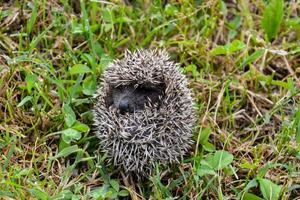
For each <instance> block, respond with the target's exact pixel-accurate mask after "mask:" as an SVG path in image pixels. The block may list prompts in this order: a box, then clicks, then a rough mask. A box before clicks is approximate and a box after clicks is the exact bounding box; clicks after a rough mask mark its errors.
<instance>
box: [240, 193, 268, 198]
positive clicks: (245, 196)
mask: <svg viewBox="0 0 300 200" xmlns="http://www.w3.org/2000/svg"><path fill="white" fill-rule="evenodd" d="M243 200H264V199H262V198H260V197H258V196H256V195H254V194H251V193H245V195H244V197H243Z"/></svg>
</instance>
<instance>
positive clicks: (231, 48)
mask: <svg viewBox="0 0 300 200" xmlns="http://www.w3.org/2000/svg"><path fill="white" fill-rule="evenodd" d="M245 47H246V44H244V42H242V41H240V40H234V41H233V42H232V43H229V44H226V45H225V46H217V47H216V48H214V49H212V50H211V51H210V54H212V55H222V54H232V53H234V52H236V51H239V50H242V49H244V48H245Z"/></svg>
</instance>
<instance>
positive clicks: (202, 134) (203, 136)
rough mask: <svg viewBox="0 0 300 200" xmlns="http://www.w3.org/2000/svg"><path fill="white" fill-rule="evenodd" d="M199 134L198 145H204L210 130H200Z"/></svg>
mask: <svg viewBox="0 0 300 200" xmlns="http://www.w3.org/2000/svg"><path fill="white" fill-rule="evenodd" d="M199 134H200V137H199V143H200V144H204V143H206V142H207V141H208V138H209V135H210V134H211V129H210V128H205V129H202V130H201V132H200V133H199Z"/></svg>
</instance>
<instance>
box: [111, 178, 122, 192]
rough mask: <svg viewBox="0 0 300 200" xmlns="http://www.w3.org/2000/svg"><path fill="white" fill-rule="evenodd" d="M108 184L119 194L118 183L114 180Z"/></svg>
mask: <svg viewBox="0 0 300 200" xmlns="http://www.w3.org/2000/svg"><path fill="white" fill-rule="evenodd" d="M109 184H110V185H111V186H112V188H114V190H115V191H116V192H119V189H120V185H119V183H118V182H117V181H115V180H110V181H109Z"/></svg>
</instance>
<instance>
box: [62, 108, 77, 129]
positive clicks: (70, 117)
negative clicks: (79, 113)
mask: <svg viewBox="0 0 300 200" xmlns="http://www.w3.org/2000/svg"><path fill="white" fill-rule="evenodd" d="M63 113H64V116H65V122H66V125H67V126H68V127H71V126H72V125H73V124H74V123H75V122H76V115H75V113H74V111H73V109H72V108H71V107H70V106H69V105H67V104H65V105H64V106H63Z"/></svg>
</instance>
